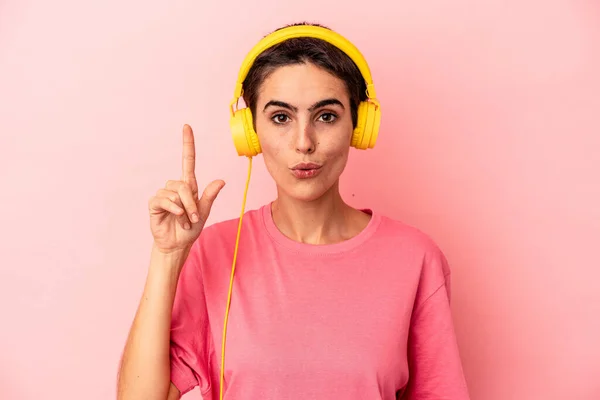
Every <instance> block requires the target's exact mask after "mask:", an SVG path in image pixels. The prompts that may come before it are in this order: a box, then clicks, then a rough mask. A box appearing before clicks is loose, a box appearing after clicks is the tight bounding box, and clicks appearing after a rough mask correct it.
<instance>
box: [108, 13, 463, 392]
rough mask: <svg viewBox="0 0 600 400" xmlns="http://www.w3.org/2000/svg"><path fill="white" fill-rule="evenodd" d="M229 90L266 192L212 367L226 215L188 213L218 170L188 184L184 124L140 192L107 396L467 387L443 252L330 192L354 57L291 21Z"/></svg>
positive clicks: (190, 166) (250, 222) (353, 98)
mask: <svg viewBox="0 0 600 400" xmlns="http://www.w3.org/2000/svg"><path fill="white" fill-rule="evenodd" d="M300 25H302V24H300ZM313 26H314V25H313ZM291 28H292V29H293V28H294V26H291ZM283 29H284V30H285V29H290V27H285V28H283ZM319 29H323V30H325V29H326V28H319ZM243 96H244V100H245V103H246V104H247V105H248V107H249V109H250V111H251V113H252V124H253V125H254V128H255V131H256V134H257V136H258V142H259V144H260V150H261V151H262V154H263V158H264V162H265V164H266V167H267V169H268V171H269V173H270V174H271V176H272V178H273V180H274V181H275V184H276V186H277V198H276V199H275V200H274V201H272V202H270V203H269V204H266V205H264V206H263V207H261V208H259V209H257V210H251V211H249V212H247V213H245V214H244V217H243V219H242V226H241V235H242V236H241V241H240V244H239V249H238V252H237V253H236V254H237V262H236V265H237V268H236V269H235V271H236V273H235V280H234V284H233V291H232V293H233V294H232V296H231V298H230V299H231V302H230V310H231V312H230V314H229V318H228V325H227V327H228V328H227V331H226V332H227V334H226V341H225V342H226V353H225V354H226V357H225V364H224V368H223V370H221V367H222V365H223V364H222V363H221V356H222V351H221V349H222V344H223V336H222V333H223V326H224V322H225V317H226V313H225V311H226V308H227V306H228V292H229V284H230V275H231V265H232V261H233V257H234V248H235V247H236V246H235V245H236V232H237V230H238V222H239V220H238V219H235V220H230V221H225V222H220V223H216V224H214V225H212V226H210V227H205V226H204V223H205V221H206V219H207V217H208V215H209V212H210V208H211V205H212V204H213V201H214V200H215V198H216V197H217V194H218V193H219V191H220V190H221V188H222V187H223V185H224V182H223V181H220V180H217V181H214V182H212V183H211V184H210V185H208V186H207V187H206V189H204V191H203V193H202V195H201V196H200V198H198V193H199V191H198V186H197V183H196V178H195V172H194V171H195V147H194V137H193V134H192V130H191V128H190V127H189V126H187V125H186V126H185V127H184V129H183V174H182V177H181V179H180V180H176V181H175V180H174V181H169V182H167V184H166V186H165V187H164V188H162V189H160V190H158V192H157V193H156V195H155V196H154V197H153V198H152V199H151V200H150V203H149V208H150V222H151V230H152V233H153V235H154V239H155V240H154V246H153V249H152V258H151V263H150V267H149V272H148V276H147V281H146V286H145V289H144V295H143V297H142V299H141V302H140V305H139V308H138V312H137V314H136V317H135V320H134V322H133V326H132V328H131V332H130V334H129V338H128V340H127V343H126V346H125V352H124V355H123V359H122V363H121V369H120V374H119V384H118V393H119V394H118V397H119V399H123V400H125V399H144V400H146V399H161V400H164V399H177V398H179V397H180V396H181V395H182V394H184V393H186V392H188V391H190V390H191V389H193V388H194V387H197V386H198V387H199V388H200V391H201V393H202V397H203V398H204V399H210V400H216V399H219V398H220V396H223V395H224V398H226V399H234V400H239V399H252V400H269V399H278V400H280V399H324V400H325V399H344V400H349V399H356V400H367V399H368V400H371V399H386V400H387V399H414V400H417V399H418V400H429V399H431V400H433V399H436V400H438V399H452V400H462V399H468V392H467V388H466V384H465V379H464V376H463V371H462V367H461V362H460V356H459V352H458V348H457V343H456V338H455V334H454V328H453V325H452V318H451V312H450V306H449V299H450V270H449V266H448V263H447V262H446V259H445V257H444V255H443V253H442V252H441V251H440V250H439V248H438V246H436V244H435V243H434V242H433V241H432V240H431V239H430V238H429V237H428V236H427V235H426V234H424V233H422V232H421V231H419V230H417V229H416V228H413V227H410V226H408V225H406V224H404V223H402V222H400V221H395V220H392V219H390V218H387V217H385V216H383V215H380V214H378V213H377V212H375V211H373V210H369V209H366V210H358V209H355V208H353V207H351V206H350V205H348V204H347V203H346V202H345V201H344V199H343V198H342V196H341V195H340V191H339V179H340V175H341V174H342V172H343V171H344V168H345V166H346V162H347V160H348V154H349V151H350V147H351V144H352V143H353V141H354V137H353V133H354V131H355V127H356V126H357V124H361V121H360V119H361V116H360V112H359V104H361V102H364V101H365V100H367V86H366V83H365V76H364V75H363V74H362V71H361V70H360V69H359V67H357V65H356V63H355V62H354V61H353V60H352V59H351V57H349V56H348V55H347V54H346V53H345V52H344V51H342V50H341V49H340V48H338V47H336V46H335V45H333V44H332V43H330V42H328V41H325V40H322V39H319V38H315V37H292V38H290V39H287V40H283V41H281V42H280V43H278V44H275V45H272V46H271V47H269V48H267V49H265V50H264V51H261V52H260V54H258V56H257V58H256V59H255V60H253V62H252V65H251V68H250V69H249V71H248V73H247V76H245V79H244V81H243ZM363 122H364V121H363ZM221 390H222V392H221Z"/></svg>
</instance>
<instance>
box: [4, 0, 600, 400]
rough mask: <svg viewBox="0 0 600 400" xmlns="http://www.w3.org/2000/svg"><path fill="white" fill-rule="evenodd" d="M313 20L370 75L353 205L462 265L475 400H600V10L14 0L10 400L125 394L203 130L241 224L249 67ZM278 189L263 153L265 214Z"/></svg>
mask: <svg viewBox="0 0 600 400" xmlns="http://www.w3.org/2000/svg"><path fill="white" fill-rule="evenodd" d="M303 20H308V21H312V22H320V23H322V24H325V25H326V26H329V27H330V28H332V29H334V30H337V31H338V32H340V33H342V34H343V35H345V36H346V37H348V38H349V39H350V40H351V41H353V42H354V43H355V44H356V45H357V46H358V47H359V48H360V49H361V51H362V52H363V54H364V55H365V56H366V58H367V59H368V61H369V63H370V66H371V70H372V72H373V75H374V78H375V85H376V87H377V89H378V95H379V98H380V100H381V103H382V107H383V119H382V126H381V134H380V137H379V141H378V144H377V147H376V148H375V149H373V150H368V151H359V150H353V151H352V152H351V158H350V162H349V165H348V167H347V169H346V171H345V173H344V175H343V179H342V191H343V195H344V197H345V198H346V199H347V200H348V202H350V203H351V204H352V205H354V206H356V207H369V208H373V209H376V210H378V211H379V212H380V213H384V214H387V215H388V216H390V217H393V218H397V219H401V220H403V221H405V222H407V223H409V224H412V225H414V226H417V227H418V228H420V229H422V230H424V231H425V232H427V233H428V234H429V235H431V236H432V237H433V238H434V240H436V241H437V243H438V244H439V246H440V247H441V248H442V250H443V251H444V252H445V253H446V255H447V257H448V259H449V261H450V263H451V267H452V270H453V281H452V284H453V299H452V309H453V312H454V320H455V324H456V331H457V335H458V339H459V345H460V350H461V355H462V359H463V364H464V369H465V374H466V377H467V381H468V384H469V387H470V391H471V395H472V398H473V399H475V400H506V399H518V400H521V399H522V400H538V399H539V400H542V399H543V400H550V399H573V400H580V399H581V400H594V399H596V400H597V399H600V379H599V378H600V343H599V339H600V322H599V318H600V290H599V289H600V285H599V279H600V261H599V248H600V3H599V2H598V1H593V0H588V1H577V0H571V1H566V0H564V1H558V0H556V1H554V0H550V1H534V0H514V1H500V0H496V1H481V0H455V1H441V0H437V1H421V2H417V1H411V2H408V1H385V2H383V1H369V2H366V3H365V2H363V1H355V0H346V1H341V0H330V1H317V0H302V1H295V2H287V1H277V0H272V1H269V0H254V1H247V2H242V1H223V2H213V1H210V2H209V1H204V0H196V1H191V0H185V1H183V0H182V1H169V2H167V1H156V0H152V1H149V0H146V1H141V0H138V1H123V0H120V1H117V0H105V1H102V2H99V1H98V2H83V1H74V0H56V1H52V2H50V1H28V0H20V1H16V0H13V1H11V0H2V1H0V134H1V136H0V152H1V153H0V186H1V188H0V191H1V195H0V204H1V209H0V229H1V230H0V257H1V258H0V267H1V269H0V274H1V275H0V321H1V324H2V326H1V329H0V397H1V398H3V399H31V400H38V399H39V400H41V399H46V400H59V399H61V400H64V399H87V400H106V399H110V398H114V397H115V379H116V373H117V366H118V361H119V357H120V355H121V351H122V346H123V344H124V341H125V338H126V335H127V333H128V330H129V327H130V323H131V321H132V319H133V316H134V313H135V310H136V307H137V304H138V301H139V297H140V295H141V290H142V287H143V284H144V280H145V276H146V271H147V266H148V260H149V250H150V245H151V235H150V231H149V226H148V215H147V201H148V199H149V198H150V197H151V196H152V195H153V194H154V193H155V192H156V190H157V189H158V188H160V187H162V186H163V185H164V183H165V182H166V181H167V180H168V179H179V177H180V171H181V128H182V126H183V124H184V123H189V124H191V126H192V127H193V128H194V130H195V133H196V138H197V156H198V162H197V175H198V179H199V183H200V185H201V186H204V185H205V184H206V183H208V182H209V181H211V180H213V179H218V178H220V179H224V180H225V181H226V182H227V186H226V188H225V189H224V191H223V192H222V194H221V196H220V198H219V199H218V201H217V202H216V203H215V206H214V210H213V213H212V216H211V220H210V223H214V222H217V221H221V220H224V219H229V218H235V217H237V216H238V214H239V211H240V206H241V200H242V193H243V184H244V182H245V178H246V173H247V169H246V168H247V160H246V159H245V158H242V157H238V156H237V154H236V153H235V150H234V147H233V144H232V140H231V137H230V133H229V127H228V122H229V110H228V105H229V101H230V100H231V96H232V94H233V87H234V82H235V78H236V76H237V71H238V68H239V65H240V63H241V61H242V59H243V57H244V56H245V54H246V52H247V51H249V50H250V48H251V47H252V46H253V45H254V44H255V43H256V42H257V41H258V40H259V39H260V38H261V37H262V36H263V35H265V34H267V33H269V32H270V31H272V30H274V29H275V28H277V27H280V26H282V25H284V24H287V23H291V22H297V21H303ZM274 195H275V190H274V186H273V184H272V182H271V179H270V177H269V175H268V173H267V172H266V170H265V168H264V165H263V162H262V159H261V158H260V157H258V158H256V161H255V169H254V172H253V176H252V183H251V188H250V194H249V199H248V208H249V209H251V208H257V207H259V206H260V205H262V204H264V203H265V202H267V201H270V200H271V199H273V197H274ZM189 397H190V398H199V393H198V392H197V391H194V392H193V394H191V395H190V396H189Z"/></svg>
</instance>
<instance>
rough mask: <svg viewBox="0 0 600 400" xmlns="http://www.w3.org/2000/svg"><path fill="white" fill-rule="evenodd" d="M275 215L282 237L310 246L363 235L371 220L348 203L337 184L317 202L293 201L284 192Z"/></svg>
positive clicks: (274, 203)
mask: <svg viewBox="0 0 600 400" xmlns="http://www.w3.org/2000/svg"><path fill="white" fill-rule="evenodd" d="M271 213H272V216H273V222H274V223H275V226H277V228H278V229H279V230H280V231H281V233H283V234H284V235H285V236H287V237H289V238H290V239H292V240H295V241H297V242H300V243H308V244H332V243H338V242H342V241H344V240H348V239H350V238H351V237H353V236H356V235H357V234H358V233H360V231H362V230H363V229H364V228H365V227H366V226H367V224H368V222H369V220H370V216H369V215H367V214H365V213H363V212H361V211H359V210H356V209H354V208H352V207H350V206H349V205H348V204H346V203H345V202H344V200H343V199H342V197H341V195H340V193H339V189H338V185H337V184H336V185H334V187H333V188H331V190H330V191H328V192H327V193H325V194H324V195H323V196H321V197H320V198H319V199H317V200H314V201H302V200H297V199H293V198H291V197H289V196H286V195H285V194H282V193H281V192H280V193H279V195H278V197H277V199H276V200H275V201H274V202H273V204H272V207H271Z"/></svg>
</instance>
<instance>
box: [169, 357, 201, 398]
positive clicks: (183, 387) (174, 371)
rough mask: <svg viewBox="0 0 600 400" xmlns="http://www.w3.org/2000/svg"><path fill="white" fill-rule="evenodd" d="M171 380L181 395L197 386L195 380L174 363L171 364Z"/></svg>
mask: <svg viewBox="0 0 600 400" xmlns="http://www.w3.org/2000/svg"><path fill="white" fill-rule="evenodd" d="M171 382H172V383H173V385H175V387H176V388H177V390H179V392H180V393H181V395H182V396H183V395H184V394H186V393H187V392H189V391H191V390H192V389H194V388H195V387H196V386H198V383H197V382H196V380H195V379H194V378H193V377H190V376H188V374H186V373H185V372H183V371H182V370H181V369H180V368H179V367H178V366H177V365H176V364H171Z"/></svg>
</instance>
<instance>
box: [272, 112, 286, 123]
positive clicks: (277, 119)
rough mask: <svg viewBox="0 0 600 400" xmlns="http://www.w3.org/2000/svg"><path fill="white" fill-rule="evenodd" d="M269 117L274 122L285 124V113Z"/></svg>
mask: <svg viewBox="0 0 600 400" xmlns="http://www.w3.org/2000/svg"><path fill="white" fill-rule="evenodd" d="M271 119H272V120H273V122H275V123H276V124H285V123H286V122H287V121H288V116H287V115H285V114H276V115H274V116H273V118H271Z"/></svg>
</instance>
